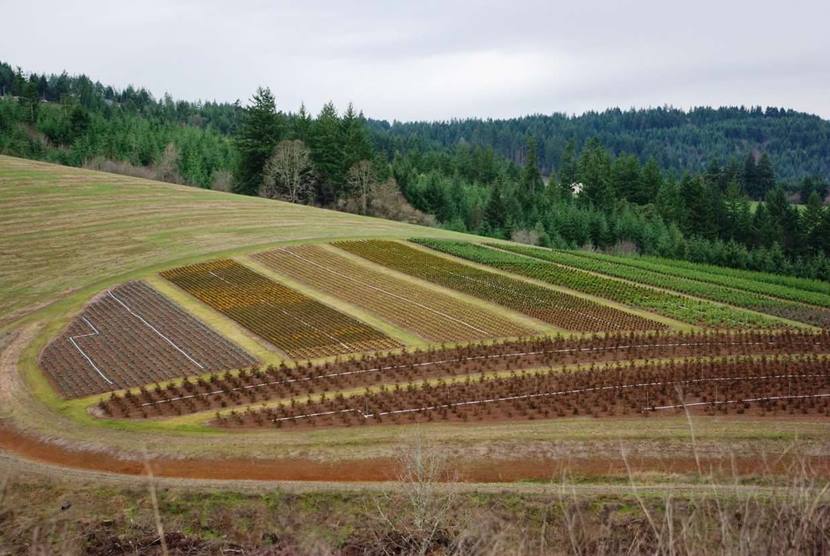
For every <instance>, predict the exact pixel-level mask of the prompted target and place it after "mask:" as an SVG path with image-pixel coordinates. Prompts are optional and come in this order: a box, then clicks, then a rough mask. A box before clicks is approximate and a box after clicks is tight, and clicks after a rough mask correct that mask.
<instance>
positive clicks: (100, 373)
mask: <svg viewBox="0 0 830 556" xmlns="http://www.w3.org/2000/svg"><path fill="white" fill-rule="evenodd" d="M81 319H82V320H83V321H84V322H85V323H87V325H89V327H90V328H91V329H92V332H90V333H89V334H80V335H78V336H70V337H69V342H70V343H71V344H72V345H73V346H75V349H77V350H78V352H79V353H80V354H81V355H83V356H84V359H86V360H87V362H89V364H90V365H92V368H93V369H95V372H96V373H98V374H99V375H101V378H103V379H104V380H105V381H107V384H113V382H112V381H111V380H110V379H109V377H108V376H107V375H105V374H104V373H103V372H101V369H99V368H98V365H96V364H95V363H94V362H93V361H92V358H91V357H90V356H89V355H87V354H86V352H84V350H82V349H81V346H79V345H78V343H77V342H76V341H75V338H87V337H89V336H100V335H101V333H100V332H98V329H97V328H95V327H94V326H92V323H91V322H89V319H87V318H86V317H81Z"/></svg>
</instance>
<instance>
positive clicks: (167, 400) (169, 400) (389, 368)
mask: <svg viewBox="0 0 830 556" xmlns="http://www.w3.org/2000/svg"><path fill="white" fill-rule="evenodd" d="M775 343H776V342H770V341H767V342H724V343H717V344H711V343H708V342H685V343H683V342H674V343H666V344H630V345H624V346H609V347H598V348H569V349H554V350H536V351H524V352H511V353H496V354H491V355H476V356H473V357H464V358H452V359H439V360H437V361H424V362H422V363H411V364H406V365H387V366H382V367H373V368H370V369H358V370H355V371H344V372H340V373H327V374H324V375H316V376H305V377H300V378H287V379H281V380H271V381H267V382H258V383H256V384H247V385H245V386H236V387H234V388H230V389H228V390H223V389H218V390H212V391H208V392H198V393H196V394H187V395H184V396H174V397H171V398H165V399H162V400H154V401H151V402H144V403H142V404H141V405H140V406H139V407H149V406H152V405H161V404H163V403H172V402H176V401H181V400H188V399H193V398H200V397H206V396H214V395H216V394H221V393H223V392H224V393H228V392H241V391H243V390H252V389H254V388H263V387H266V386H276V385H283V384H294V383H297V382H309V381H312V380H323V379H327V378H336V377H344V376H350V375H357V374H365V373H375V372H381V371H392V370H397V369H409V368H415V367H428V366H433V365H442V364H444V363H454V362H458V363H462V362H466V361H477V360H482V359H484V360H487V359H504V358H508V357H522V356H527V355H547V354H552V353H574V352H595V351H614V350H623V349H633V348H642V347H650V348H663V347H692V346H732V345H743V346H752V345H769V344H775ZM821 345H822V344H819V343H814V344H813V346H821ZM612 363H614V362H612Z"/></svg>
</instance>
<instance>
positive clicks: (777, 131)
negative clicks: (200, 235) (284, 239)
mask: <svg viewBox="0 0 830 556" xmlns="http://www.w3.org/2000/svg"><path fill="white" fill-rule="evenodd" d="M370 124H371V127H372V130H373V131H374V132H375V134H376V136H377V140H378V143H379V144H380V145H381V146H382V148H384V149H385V150H387V151H388V152H393V151H394V150H400V149H402V148H406V146H407V145H412V144H421V145H423V146H433V147H444V148H447V147H450V148H451V147H454V146H455V145H458V144H469V145H477V146H484V147H492V148H493V150H494V151H495V152H496V153H497V154H500V155H502V156H505V157H507V158H508V159H510V160H512V161H513V162H516V163H517V164H523V163H524V161H525V159H526V150H525V145H526V142H527V138H528V137H531V136H532V137H535V138H536V139H537V141H538V147H539V150H538V157H539V165H540V168H541V170H542V172H543V173H545V174H549V173H551V172H556V171H558V170H559V168H560V167H561V165H562V162H563V158H564V157H565V156H566V151H567V149H568V144H569V142H573V143H574V146H575V148H576V149H581V148H582V147H583V146H584V145H585V144H586V143H587V142H588V140H590V139H591V138H597V139H599V140H600V142H601V143H602V144H603V145H605V146H606V147H608V148H609V149H610V150H611V152H612V153H613V154H615V155H616V154H621V153H628V154H634V155H636V156H637V157H638V158H640V159H641V160H642V161H646V160H648V159H654V160H655V161H656V162H657V164H659V165H660V167H662V168H664V169H666V170H668V171H670V172H673V173H674V174H675V175H682V174H683V173H684V172H698V171H701V170H703V169H704V168H705V167H706V166H707V165H708V164H709V162H710V161H712V160H718V161H721V162H722V163H728V162H730V161H732V160H735V161H738V162H740V163H743V160H744V159H745V158H746V156H747V153H750V152H754V153H756V154H760V153H767V154H768V155H769V157H770V159H771V160H772V163H773V164H774V165H775V168H776V171H777V173H778V176H779V177H780V178H781V179H783V180H785V181H796V180H800V179H801V178H803V177H805V176H812V175H818V176H822V177H824V178H828V177H830V122H828V121H827V120H823V119H821V118H819V117H818V116H813V115H810V114H804V113H802V112H795V111H793V110H787V109H783V108H766V109H763V108H760V107H755V108H745V107H723V108H709V107H699V108H695V109H693V110H691V111H688V112H687V111H683V110H680V109H677V108H671V107H666V108H649V109H642V110H627V111H623V110H620V109H619V108H613V109H610V110H606V111H604V112H587V113H585V114H582V115H579V116H568V115H565V114H552V115H549V116H548V115H541V114H538V115H533V116H525V117H522V118H513V119H505V120H492V119H488V120H480V119H468V120H453V121H450V122H408V123H400V122H393V123H391V124H390V123H389V122H386V121H374V120H373V121H370Z"/></svg>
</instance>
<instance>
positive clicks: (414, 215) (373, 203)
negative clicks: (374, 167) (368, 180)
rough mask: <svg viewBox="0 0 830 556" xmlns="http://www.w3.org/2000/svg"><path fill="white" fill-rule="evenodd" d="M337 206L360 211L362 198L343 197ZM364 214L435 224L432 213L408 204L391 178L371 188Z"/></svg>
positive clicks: (347, 210)
mask: <svg viewBox="0 0 830 556" xmlns="http://www.w3.org/2000/svg"><path fill="white" fill-rule="evenodd" d="M337 208H338V209H339V210H343V211H346V212H353V213H360V212H361V211H362V199H361V198H360V196H359V195H358V196H354V197H350V198H347V199H343V200H342V201H340V203H338V206H337ZM366 214H368V215H370V216H377V217H379V218H386V219H388V220H397V221H399V222H409V223H410V224H422V225H424V226H433V225H435V218H434V217H433V216H432V215H429V214H425V213H423V212H421V211H419V210H418V209H416V208H415V207H413V206H412V205H410V204H409V202H408V201H407V200H406V198H404V196H403V194H402V193H401V191H400V189H398V184H397V183H396V182H395V180H394V179H393V178H390V179H389V180H387V181H386V182H384V183H381V184H377V185H375V186H374V187H373V188H372V191H371V195H370V197H369V199H368V205H367V208H366Z"/></svg>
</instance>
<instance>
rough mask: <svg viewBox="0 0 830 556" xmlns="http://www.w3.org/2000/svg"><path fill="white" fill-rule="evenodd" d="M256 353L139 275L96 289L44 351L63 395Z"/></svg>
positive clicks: (227, 364)
mask: <svg viewBox="0 0 830 556" xmlns="http://www.w3.org/2000/svg"><path fill="white" fill-rule="evenodd" d="M254 362H255V359H254V358H253V357H251V356H250V355H248V354H247V353H245V352H244V351H243V350H241V349H240V348H238V347H237V346H235V345H233V344H232V343H230V342H229V341H228V340H226V339H225V338H223V337H222V336H221V335H219V334H217V333H216V332H214V331H213V330H211V329H209V328H208V327H206V326H205V325H204V324H203V323H201V322H199V321H198V320H197V319H196V318H194V317H192V316H191V315H189V314H188V313H186V312H185V311H183V310H182V309H181V308H179V307H177V306H176V305H175V304H173V303H171V302H170V301H168V300H167V299H166V298H164V297H163V296H161V295H160V294H158V293H157V292H156V291H155V290H153V289H152V288H151V287H149V286H148V285H147V284H145V283H143V282H128V283H126V284H124V285H122V286H119V287H117V288H113V289H111V290H107V291H106V292H105V293H103V294H102V295H100V296H99V297H98V298H97V299H95V300H94V301H93V302H92V303H90V304H89V305H88V306H87V307H86V309H84V311H83V312H82V313H81V314H80V315H79V316H78V317H77V318H76V319H75V320H74V321H73V322H72V324H71V325H70V326H69V327H68V328H67V329H66V330H65V331H64V332H63V333H62V334H61V335H60V336H59V337H58V338H56V339H55V340H54V341H53V342H52V343H50V344H49V346H48V347H47V348H46V349H45V350H44V351H43V354H42V355H41V357H40V364H41V366H42V367H43V369H44V371H46V373H47V374H48V375H49V378H50V379H51V381H52V383H53V384H54V385H55V386H56V387H57V389H58V390H59V391H60V393H61V394H62V395H63V396H64V397H67V398H75V397H81V396H87V395H90V394H98V393H102V392H108V391H110V390H118V389H121V388H129V387H133V386H142V385H144V384H149V383H153V382H158V381H163V380H168V379H172V378H177V377H180V376H189V375H198V374H204V373H208V372H212V371H218V370H224V369H235V368H238V367H242V366H246V365H251V364H253V363H254Z"/></svg>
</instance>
